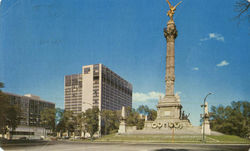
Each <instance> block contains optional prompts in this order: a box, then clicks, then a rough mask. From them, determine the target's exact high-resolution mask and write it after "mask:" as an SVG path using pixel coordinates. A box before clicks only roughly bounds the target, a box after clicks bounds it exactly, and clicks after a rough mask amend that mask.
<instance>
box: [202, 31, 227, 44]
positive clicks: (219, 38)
mask: <svg viewBox="0 0 250 151" xmlns="http://www.w3.org/2000/svg"><path fill="white" fill-rule="evenodd" d="M211 39H213V40H217V41H221V42H224V40H225V39H224V36H222V35H221V34H218V33H209V34H208V36H207V37H205V38H202V39H200V41H207V40H211Z"/></svg>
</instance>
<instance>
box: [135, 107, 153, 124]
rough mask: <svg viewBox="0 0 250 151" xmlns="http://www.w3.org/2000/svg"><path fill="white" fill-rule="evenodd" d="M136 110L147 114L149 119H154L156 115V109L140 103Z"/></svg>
mask: <svg viewBox="0 0 250 151" xmlns="http://www.w3.org/2000/svg"><path fill="white" fill-rule="evenodd" d="M137 112H139V113H140V114H143V115H147V117H148V120H149V121H154V120H155V119H156V117H157V111H156V110H154V109H150V108H149V107H148V106H147V105H145V106H144V105H140V106H139V107H138V108H137Z"/></svg>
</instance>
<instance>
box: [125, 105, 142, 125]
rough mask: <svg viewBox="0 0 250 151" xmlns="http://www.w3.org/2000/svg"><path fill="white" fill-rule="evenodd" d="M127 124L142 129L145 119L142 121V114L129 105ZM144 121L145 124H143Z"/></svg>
mask: <svg viewBox="0 0 250 151" xmlns="http://www.w3.org/2000/svg"><path fill="white" fill-rule="evenodd" d="M126 114H127V116H126V117H127V118H126V124H127V125H128V126H136V128H137V129H142V128H143V126H142V125H144V120H143V121H141V119H140V114H139V113H138V112H137V111H136V110H135V109H133V108H131V107H127V109H126ZM142 122H143V124H142Z"/></svg>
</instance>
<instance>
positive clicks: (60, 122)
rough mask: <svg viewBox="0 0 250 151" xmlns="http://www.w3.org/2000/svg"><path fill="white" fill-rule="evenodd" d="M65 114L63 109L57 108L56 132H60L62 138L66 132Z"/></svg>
mask: <svg viewBox="0 0 250 151" xmlns="http://www.w3.org/2000/svg"><path fill="white" fill-rule="evenodd" d="M63 114H64V110H63V109H60V108H56V132H59V133H60V136H62V133H63V132H66V127H65V122H64V119H63Z"/></svg>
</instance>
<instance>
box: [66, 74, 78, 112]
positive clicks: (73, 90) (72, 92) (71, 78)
mask: <svg viewBox="0 0 250 151" xmlns="http://www.w3.org/2000/svg"><path fill="white" fill-rule="evenodd" d="M64 106H65V109H66V110H70V111H74V112H75V113H80V112H81V111H82V74H73V75H67V76H65V79H64Z"/></svg>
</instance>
